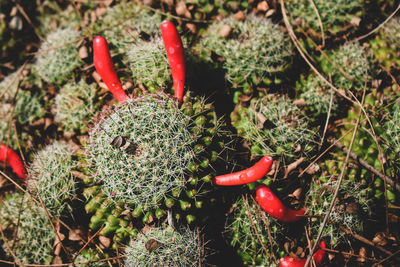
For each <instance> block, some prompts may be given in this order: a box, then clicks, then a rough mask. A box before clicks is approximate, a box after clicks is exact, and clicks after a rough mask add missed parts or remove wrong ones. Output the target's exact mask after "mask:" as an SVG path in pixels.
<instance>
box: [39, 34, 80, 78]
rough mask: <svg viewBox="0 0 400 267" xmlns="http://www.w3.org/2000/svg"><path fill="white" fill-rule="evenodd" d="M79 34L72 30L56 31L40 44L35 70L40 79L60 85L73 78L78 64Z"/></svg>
mask: <svg viewBox="0 0 400 267" xmlns="http://www.w3.org/2000/svg"><path fill="white" fill-rule="evenodd" d="M79 37H80V33H79V32H77V31H75V30H74V29H73V28H63V29H61V28H60V29H58V30H57V31H55V32H52V33H50V34H49V35H48V36H47V38H46V40H45V41H44V42H43V43H42V44H41V46H40V48H39V51H38V54H37V59H36V63H35V68H36V69H37V72H38V74H39V76H40V77H42V79H43V80H45V81H46V82H48V83H51V84H62V83H64V82H65V81H67V80H68V79H70V78H72V77H73V71H74V69H75V68H76V67H78V66H79V64H80V62H81V61H80V59H79V56H78V49H77V48H76V44H77V43H78V41H79Z"/></svg>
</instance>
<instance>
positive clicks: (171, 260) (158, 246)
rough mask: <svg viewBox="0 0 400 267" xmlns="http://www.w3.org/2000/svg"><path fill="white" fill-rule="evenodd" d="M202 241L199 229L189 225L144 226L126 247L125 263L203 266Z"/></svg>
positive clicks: (129, 265)
mask: <svg viewBox="0 0 400 267" xmlns="http://www.w3.org/2000/svg"><path fill="white" fill-rule="evenodd" d="M202 242H203V241H202V240H201V236H200V234H199V232H198V231H195V230H190V229H189V228H181V229H179V230H174V229H172V228H171V227H157V228H150V229H146V232H145V233H140V234H139V235H138V237H137V239H136V240H134V241H132V243H131V244H130V245H129V246H127V247H126V249H125V256H126V258H125V263H124V266H126V267H135V266H171V267H172V266H177V267H187V266H205V264H204V262H205V260H206V256H207V255H204V247H203V245H204V244H203V243H202Z"/></svg>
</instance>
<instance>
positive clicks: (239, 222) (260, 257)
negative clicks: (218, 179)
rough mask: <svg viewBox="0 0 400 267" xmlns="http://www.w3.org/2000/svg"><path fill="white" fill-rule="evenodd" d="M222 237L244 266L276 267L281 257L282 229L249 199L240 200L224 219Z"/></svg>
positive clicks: (242, 198)
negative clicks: (228, 242)
mask: <svg viewBox="0 0 400 267" xmlns="http://www.w3.org/2000/svg"><path fill="white" fill-rule="evenodd" d="M225 230H226V235H227V237H228V239H229V240H230V244H231V246H233V247H234V248H235V250H236V251H237V253H238V255H239V256H240V257H241V258H242V260H243V263H244V265H246V266H247V265H257V266H261V265H262V266H278V265H277V261H279V258H280V257H282V256H283V255H284V250H283V247H282V246H283V241H284V240H285V239H284V234H283V232H284V231H283V226H282V225H281V224H280V223H279V222H278V221H277V220H276V219H274V218H271V217H269V216H266V213H265V212H264V211H263V210H262V208H261V207H260V206H259V205H258V204H257V202H255V201H254V200H253V199H252V198H250V197H248V196H242V197H241V198H240V199H239V200H238V201H236V202H235V203H234V205H233V211H232V213H231V214H230V215H229V217H228V219H227V223H226V226H225Z"/></svg>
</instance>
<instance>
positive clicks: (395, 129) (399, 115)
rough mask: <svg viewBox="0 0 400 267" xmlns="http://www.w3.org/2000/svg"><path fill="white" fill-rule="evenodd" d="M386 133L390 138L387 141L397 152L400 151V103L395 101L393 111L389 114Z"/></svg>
mask: <svg viewBox="0 0 400 267" xmlns="http://www.w3.org/2000/svg"><path fill="white" fill-rule="evenodd" d="M385 129H386V135H387V137H388V138H386V139H387V142H388V143H389V144H390V146H391V148H392V149H393V150H394V151H395V152H396V153H400V104H399V102H397V103H395V104H394V105H393V108H392V112H391V113H390V115H389V118H388V120H387V121H386V123H385Z"/></svg>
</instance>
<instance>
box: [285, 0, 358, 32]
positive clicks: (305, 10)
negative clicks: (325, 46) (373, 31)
mask: <svg viewBox="0 0 400 267" xmlns="http://www.w3.org/2000/svg"><path fill="white" fill-rule="evenodd" d="M313 2H314V4H315V7H316V8H317V10H318V14H319V17H320V18H321V22H322V26H323V29H324V35H325V38H331V37H336V38H337V37H339V36H341V35H344V34H349V33H351V32H354V31H355V30H356V29H357V28H358V23H359V20H360V19H362V18H363V16H364V15H365V13H366V9H365V7H364V0H356V1H352V0H338V1H324V0H314V1H313ZM285 7H286V8H287V10H288V14H289V16H290V17H291V21H292V22H294V23H295V24H296V25H297V26H299V28H303V29H302V30H305V31H308V33H309V34H310V35H311V36H314V37H317V38H318V39H321V38H322V36H321V34H320V33H321V28H320V24H319V20H318V17H317V12H316V11H315V9H314V8H313V5H312V2H311V1H307V0H290V1H287V2H286V3H285Z"/></svg>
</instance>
